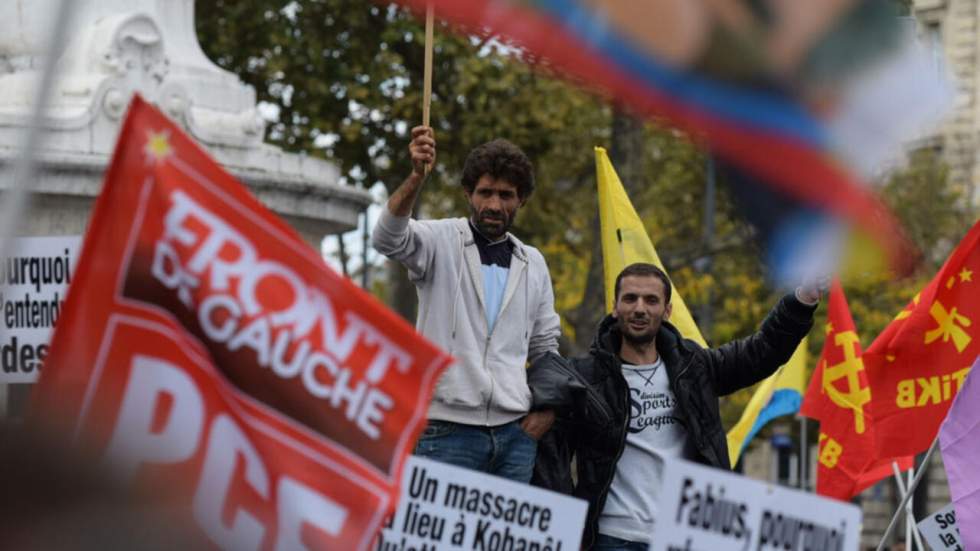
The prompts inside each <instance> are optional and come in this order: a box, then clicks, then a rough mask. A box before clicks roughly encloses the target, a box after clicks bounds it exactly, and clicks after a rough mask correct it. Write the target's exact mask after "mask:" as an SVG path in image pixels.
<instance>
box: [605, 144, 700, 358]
mask: <svg viewBox="0 0 980 551" xmlns="http://www.w3.org/2000/svg"><path fill="white" fill-rule="evenodd" d="M595 165H596V179H597V180H598V182H599V222H600V226H601V229H602V232H601V233H602V268H603V272H604V273H605V278H606V311H607V312H611V311H612V308H613V302H614V301H615V295H614V290H615V286H616V276H618V275H619V272H621V271H623V268H625V267H627V266H629V265H630V264H632V263H634V262H648V263H650V264H654V265H656V266H657V267H658V268H660V269H661V270H664V265H663V263H662V262H661V261H660V257H659V256H657V251H656V250H655V249H654V248H653V243H652V242H651V241H650V236H648V235H647V231H646V229H645V228H644V227H643V222H641V221H640V217H639V216H638V215H637V214H636V210H635V209H634V208H633V204H632V203H630V199H629V197H628V196H627V195H626V190H625V189H623V183H622V182H620V180H619V176H618V175H617V174H616V169H614V168H613V166H612V163H610V162H609V157H608V156H607V155H606V150H605V149H603V148H601V147H597V148H595ZM664 271H665V272H666V270H664ZM670 301H671V303H673V305H674V306H673V312H672V313H671V315H670V322H671V323H673V324H674V326H675V327H677V329H678V330H679V331H680V332H681V335H684V336H685V337H687V338H689V339H692V340H694V341H696V342H697V343H698V344H700V345H701V346H705V347H707V344H706V343H705V341H704V337H702V336H701V331H699V330H698V326H697V325H696V324H695V323H694V318H692V317H691V312H690V311H689V310H688V309H687V305H685V304H684V299H683V298H681V295H680V293H679V292H677V288H676V287H675V288H674V289H673V292H672V294H671V299H670Z"/></svg>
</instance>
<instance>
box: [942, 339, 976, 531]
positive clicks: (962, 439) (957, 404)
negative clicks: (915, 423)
mask: <svg viewBox="0 0 980 551" xmlns="http://www.w3.org/2000/svg"><path fill="white" fill-rule="evenodd" d="M978 365H980V356H978V357H977V359H976V361H974V362H973V369H971V371H972V372H973V375H970V376H968V377H967V378H966V382H965V383H963V387H962V388H961V389H960V392H959V394H958V395H957V396H956V399H955V400H954V401H953V407H951V408H950V410H949V415H947V416H946V420H945V421H943V424H942V426H941V427H940V428H939V446H940V449H941V450H942V454H943V466H944V467H945V468H946V475H947V476H948V477H949V492H950V494H952V497H953V505H954V506H955V509H956V525H957V526H958V527H959V529H960V536H961V537H962V538H963V544H964V545H965V547H966V549H980V470H978V469H977V457H980V378H978V375H977V374H976V371H975V370H976V369H977V366H978Z"/></svg>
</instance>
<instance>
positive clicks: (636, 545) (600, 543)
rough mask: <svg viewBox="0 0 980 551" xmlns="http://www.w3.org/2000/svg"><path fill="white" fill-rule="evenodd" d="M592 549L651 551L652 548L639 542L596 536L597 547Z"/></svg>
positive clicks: (600, 550)
mask: <svg viewBox="0 0 980 551" xmlns="http://www.w3.org/2000/svg"><path fill="white" fill-rule="evenodd" d="M592 549H594V550H595V551H647V550H648V549H650V546H649V545H647V544H645V543H640V542H638V541H628V540H624V539H622V538H616V537H613V536H607V535H605V534H599V535H598V536H596V539H595V545H594V546H593V547H592Z"/></svg>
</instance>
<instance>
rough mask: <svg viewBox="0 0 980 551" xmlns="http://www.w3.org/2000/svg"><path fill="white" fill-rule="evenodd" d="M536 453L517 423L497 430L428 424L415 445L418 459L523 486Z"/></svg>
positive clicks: (444, 422)
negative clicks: (518, 483) (429, 460)
mask: <svg viewBox="0 0 980 551" xmlns="http://www.w3.org/2000/svg"><path fill="white" fill-rule="evenodd" d="M537 451H538V442H537V441H536V440H535V439H534V438H531V436H530V435H529V434H527V433H526V432H524V430H523V429H522V428H521V423H520V420H517V421H511V422H510V423H507V424H504V425H500V426H496V427H481V426H475V425H461V424H459V423H451V422H449V421H429V424H428V425H426V427H425V430H424V431H423V432H422V436H421V437H419V441H418V443H417V444H416V445H415V455H417V456H419V457H425V458H428V459H433V460H435V461H441V462H443V463H449V464H450V465H455V466H457V467H463V468H464V469H470V470H474V471H480V472H484V473H488V474H492V475H496V476H501V477H504V478H508V479H510V480H514V481H516V482H524V483H528V482H530V481H531V474H532V473H533V472H534V457H535V455H536V454H537Z"/></svg>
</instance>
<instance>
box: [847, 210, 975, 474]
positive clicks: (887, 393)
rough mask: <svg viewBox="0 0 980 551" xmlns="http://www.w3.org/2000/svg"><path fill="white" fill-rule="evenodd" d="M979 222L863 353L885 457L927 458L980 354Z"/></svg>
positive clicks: (880, 448)
mask: <svg viewBox="0 0 980 551" xmlns="http://www.w3.org/2000/svg"><path fill="white" fill-rule="evenodd" d="M978 244H980V222H978V223H977V224H974V226H973V228H972V229H970V231H969V233H967V235H966V237H964V238H963V240H962V241H961V242H960V244H959V245H958V246H957V247H956V249H955V250H954V251H953V253H952V254H951V255H950V257H949V259H947V260H946V263H945V265H943V267H942V269H940V270H939V273H938V274H936V277H935V278H933V280H932V281H931V282H929V284H928V285H927V286H926V287H925V289H923V290H922V292H920V293H919V294H918V295H916V296H915V298H913V299H912V301H911V302H910V303H909V304H908V306H906V308H905V309H904V310H902V311H901V312H899V314H898V315H897V316H896V317H895V319H894V321H892V323H891V324H889V325H888V327H886V328H885V330H884V331H882V333H881V334H880V335H878V338H876V339H875V341H874V342H873V343H872V344H871V346H870V347H868V351H867V352H866V353H865V361H866V362H867V365H868V380H869V381H870V383H871V387H872V389H873V397H874V402H873V407H874V410H875V412H876V414H877V417H878V428H877V431H876V434H875V439H876V441H877V447H878V449H879V450H880V453H882V454H884V455H901V454H915V453H920V452H923V451H925V450H926V449H927V448H928V447H929V445H930V444H931V443H932V441H933V439H935V437H936V434H937V433H938V432H939V425H940V423H942V421H943V419H944V418H945V417H946V412H947V411H948V410H949V406H950V405H951V404H952V403H953V398H955V397H956V393H957V392H959V389H960V388H961V387H962V386H963V382H964V381H965V380H966V375H967V373H969V372H970V366H971V365H972V364H973V361H974V360H975V359H976V357H977V355H978V354H980V287H978V286H980V246H978Z"/></svg>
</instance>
